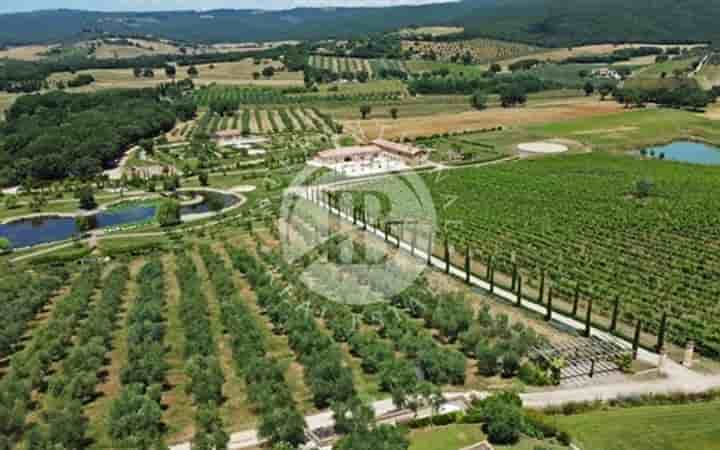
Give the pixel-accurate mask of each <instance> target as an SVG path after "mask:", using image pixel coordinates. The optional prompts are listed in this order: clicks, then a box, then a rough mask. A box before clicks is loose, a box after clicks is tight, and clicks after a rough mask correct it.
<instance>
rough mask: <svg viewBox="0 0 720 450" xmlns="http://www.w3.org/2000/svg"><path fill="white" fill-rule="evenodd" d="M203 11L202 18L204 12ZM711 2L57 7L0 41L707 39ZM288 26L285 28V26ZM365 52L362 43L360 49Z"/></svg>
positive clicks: (19, 17)
mask: <svg viewBox="0 0 720 450" xmlns="http://www.w3.org/2000/svg"><path fill="white" fill-rule="evenodd" d="M208 17H211V18H212V19H208ZM718 17H720V5H719V4H718V3H717V2H707V1H703V0H686V1H683V2H678V1H676V0H655V1H653V2H623V1H621V0H606V1H602V2H600V1H598V0H578V1H574V2H568V1H565V0H509V1H504V2H499V1H497V0H464V1H460V2H457V3H452V4H428V5H421V6H396V7H391V8H296V9H293V10H290V11H270V12H266V13H265V14H264V16H263V20H262V21H258V20H256V19H257V17H256V15H255V13H254V12H253V11H251V10H214V11H212V10H211V11H203V12H194V11H177V12H163V13H162V14H159V13H152V12H146V13H130V12H117V13H101V12H92V11H77V10H59V11H50V10H48V11H37V12H32V13H19V14H5V15H0V45H21V44H30V43H48V42H55V41H61V40H70V39H78V38H91V37H94V36H96V35H98V34H99V33H113V34H119V35H137V34H152V35H154V36H156V37H160V38H168V39H174V40H180V41H196V42H206V43H216V42H229V41H270V40H272V41H277V40H287V39H296V40H318V39H328V38H350V37H353V38H354V37H362V36H364V35H367V34H369V33H382V32H389V31H394V30H397V29H400V28H404V27H408V26H422V25H453V26H460V27H464V28H465V32H464V33H459V34H456V35H451V36H450V37H449V38H451V39H465V38H468V37H489V38H497V39H503V40H510V41H521V42H530V43H532V44H533V45H543V46H558V47H559V46H568V45H579V44H586V43H601V42H648V41H652V42H671V41H672V42H677V41H678V37H680V36H681V37H682V39H685V40H688V41H694V42H698V41H700V42H707V41H712V40H715V39H717V38H718V37H720V32H719V31H718V28H717V26H716V23H717V19H718ZM288 23H292V24H293V26H287V25H288ZM367 50H371V49H367Z"/></svg>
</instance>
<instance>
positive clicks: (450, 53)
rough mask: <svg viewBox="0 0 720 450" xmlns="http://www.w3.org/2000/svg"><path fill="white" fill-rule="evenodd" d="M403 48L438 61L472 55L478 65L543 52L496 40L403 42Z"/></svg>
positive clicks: (531, 47) (538, 49) (522, 45)
mask: <svg viewBox="0 0 720 450" xmlns="http://www.w3.org/2000/svg"><path fill="white" fill-rule="evenodd" d="M402 48H403V50H411V51H413V52H414V53H416V54H418V55H421V56H423V55H430V54H433V53H434V54H435V55H437V58H438V59H440V60H445V61H449V60H450V58H453V57H462V56H463V55H465V54H466V53H470V55H472V57H473V61H474V63H476V64H478V63H480V64H482V63H488V62H494V61H499V60H506V59H510V58H516V57H521V56H527V55H530V54H532V53H535V52H538V51H540V50H541V49H540V48H538V47H533V46H529V45H527V44H520V43H515V42H504V41H497V40H494V39H472V40H469V41H459V42H425V41H403V42H402Z"/></svg>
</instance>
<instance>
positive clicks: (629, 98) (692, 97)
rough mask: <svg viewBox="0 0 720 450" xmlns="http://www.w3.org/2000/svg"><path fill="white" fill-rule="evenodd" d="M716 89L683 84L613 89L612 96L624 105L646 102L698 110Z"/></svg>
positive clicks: (713, 96) (711, 96)
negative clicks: (671, 86) (680, 85)
mask: <svg viewBox="0 0 720 450" xmlns="http://www.w3.org/2000/svg"><path fill="white" fill-rule="evenodd" d="M718 93H719V92H718V90H717V89H714V90H712V91H704V90H702V89H700V88H698V87H695V86H683V87H680V88H677V89H668V88H659V89H639V88H623V89H615V91H614V92H613V97H614V98H615V100H616V101H617V102H618V103H621V104H624V105H625V106H638V107H642V106H645V105H646V104H647V103H656V104H658V105H660V106H665V107H669V108H689V109H693V110H699V109H703V108H705V107H706V106H707V105H709V104H710V103H712V102H714V101H715V99H716V98H717V95H718Z"/></svg>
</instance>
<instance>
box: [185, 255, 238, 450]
mask: <svg viewBox="0 0 720 450" xmlns="http://www.w3.org/2000/svg"><path fill="white" fill-rule="evenodd" d="M176 261H177V272H176V276H177V280H178V284H179V285H180V293H181V295H180V321H181V322H182V324H183V332H184V335H185V341H184V357H185V360H186V361H187V363H186V364H185V374H186V375H187V377H188V380H189V382H188V384H187V385H186V387H185V390H186V392H187V393H188V394H189V395H190V396H191V397H192V399H193V402H194V404H195V407H196V408H197V411H196V414H195V435H194V436H193V444H194V445H193V448H200V449H215V450H222V449H225V448H227V444H228V442H229V441H230V436H229V435H228V434H227V433H226V432H225V431H224V430H223V422H222V419H221V418H220V412H219V410H218V405H220V404H221V403H222V402H223V401H224V397H223V384H224V383H225V375H224V374H223V370H222V367H221V366H220V359H219V356H218V344H217V341H216V337H215V335H214V334H213V332H212V325H211V323H210V310H209V308H208V303H207V297H206V295H205V292H204V290H203V285H202V281H201V280H200V275H199V274H198V271H197V268H196V267H195V262H194V261H193V260H192V258H191V257H190V255H189V254H187V253H180V254H178V255H177V259H176Z"/></svg>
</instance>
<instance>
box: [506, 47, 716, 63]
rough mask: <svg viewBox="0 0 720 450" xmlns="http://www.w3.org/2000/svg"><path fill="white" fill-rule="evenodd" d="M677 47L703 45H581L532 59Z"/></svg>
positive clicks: (542, 53)
mask: <svg viewBox="0 0 720 450" xmlns="http://www.w3.org/2000/svg"><path fill="white" fill-rule="evenodd" d="M645 46H650V47H660V48H668V47H679V48H681V49H690V48H694V47H703V45H683V44H677V45H675V44H654V43H632V44H593V45H582V46H578V47H570V48H562V49H553V50H551V49H545V50H544V51H539V52H538V53H535V54H533V55H532V58H535V59H539V60H541V61H562V60H564V59H567V58H573V57H576V56H597V55H606V54H610V53H612V52H614V51H615V50H622V49H626V48H637V47H645ZM520 59H525V57H518V58H511V59H507V60H503V61H501V63H502V64H503V65H507V64H512V63H514V62H517V61H518V60H520ZM637 59H638V58H636V61H633V60H631V61H629V62H628V63H632V64H635V63H637Z"/></svg>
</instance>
